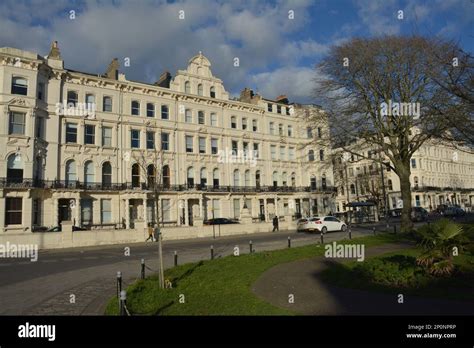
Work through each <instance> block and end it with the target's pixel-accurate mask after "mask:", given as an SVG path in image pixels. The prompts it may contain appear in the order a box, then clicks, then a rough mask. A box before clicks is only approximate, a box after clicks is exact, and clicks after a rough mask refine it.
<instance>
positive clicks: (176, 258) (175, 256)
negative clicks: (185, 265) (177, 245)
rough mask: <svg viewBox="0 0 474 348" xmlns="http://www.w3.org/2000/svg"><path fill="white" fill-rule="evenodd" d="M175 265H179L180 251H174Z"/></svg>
mask: <svg viewBox="0 0 474 348" xmlns="http://www.w3.org/2000/svg"><path fill="white" fill-rule="evenodd" d="M174 266H175V267H176V266H178V252H177V251H176V250H175V251H174Z"/></svg>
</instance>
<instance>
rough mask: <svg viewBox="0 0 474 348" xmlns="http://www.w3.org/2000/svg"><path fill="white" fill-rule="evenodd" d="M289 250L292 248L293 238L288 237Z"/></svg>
mask: <svg viewBox="0 0 474 348" xmlns="http://www.w3.org/2000/svg"><path fill="white" fill-rule="evenodd" d="M288 248H291V238H290V236H288Z"/></svg>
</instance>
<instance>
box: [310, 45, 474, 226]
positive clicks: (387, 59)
mask: <svg viewBox="0 0 474 348" xmlns="http://www.w3.org/2000/svg"><path fill="white" fill-rule="evenodd" d="M442 50H443V45H442V41H440V40H435V39H427V38H424V37H419V36H410V37H399V36H385V37H379V38H369V39H365V38H364V39H361V38H354V39H352V40H350V41H348V42H345V43H343V44H341V45H339V46H334V47H332V48H331V49H330V52H329V54H328V55H327V57H325V58H324V59H323V60H322V62H321V63H320V64H319V65H318V67H317V74H318V76H319V77H318V78H316V81H315V82H316V83H315V86H316V87H315V97H316V98H319V101H320V103H321V104H322V106H323V109H324V110H325V113H322V112H319V113H313V114H312V115H309V118H310V120H309V121H310V122H312V123H314V124H316V123H319V122H321V117H322V118H323V119H324V118H328V119H329V122H330V125H331V136H330V137H328V138H327V139H315V141H318V142H325V141H326V142H328V141H329V142H331V143H332V146H333V147H340V148H342V149H343V150H344V151H347V152H349V153H351V154H355V155H358V156H360V157H361V158H368V154H367V153H366V152H363V151H361V150H362V149H366V148H368V147H372V148H374V147H375V149H376V150H377V151H380V153H381V154H383V156H381V157H380V158H379V159H377V158H376V159H373V160H374V161H376V162H379V163H381V164H382V165H383V166H386V165H388V166H389V167H390V168H391V169H392V170H393V171H394V172H395V173H396V174H397V175H398V177H399V178H400V186H401V196H402V200H403V209H402V230H403V231H410V230H411V229H412V228H413V223H412V222H411V219H410V213H411V188H410V174H411V169H410V160H411V157H412V156H413V154H414V153H415V152H416V151H417V150H418V149H419V148H420V147H421V146H422V145H423V144H424V143H425V142H426V141H427V140H429V139H435V138H437V137H442V136H444V135H446V134H448V132H450V131H452V122H451V120H453V119H454V118H467V117H468V115H466V108H465V107H462V106H460V101H459V98H454V97H453V95H452V93H450V92H448V91H447V89H446V88H443V87H442V86H440V84H439V83H437V82H436V81H435V80H434V79H433V77H432V76H431V75H430V71H429V70H430V68H431V67H432V66H433V65H435V64H436V58H435V55H434V52H438V53H439V55H441V53H440V52H441V51H442ZM330 139H333V140H332V141H331V140H330ZM385 158H387V159H388V160H389V161H390V163H389V164H386V162H385V161H386V159H385Z"/></svg>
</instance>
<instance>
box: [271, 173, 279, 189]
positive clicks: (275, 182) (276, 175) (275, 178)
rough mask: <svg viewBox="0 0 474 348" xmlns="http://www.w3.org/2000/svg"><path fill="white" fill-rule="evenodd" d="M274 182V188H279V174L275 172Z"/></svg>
mask: <svg viewBox="0 0 474 348" xmlns="http://www.w3.org/2000/svg"><path fill="white" fill-rule="evenodd" d="M272 181H273V187H277V186H278V172H276V171H275V172H273V175H272Z"/></svg>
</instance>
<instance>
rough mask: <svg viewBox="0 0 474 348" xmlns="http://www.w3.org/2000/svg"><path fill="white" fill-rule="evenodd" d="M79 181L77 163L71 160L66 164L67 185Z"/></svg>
mask: <svg viewBox="0 0 474 348" xmlns="http://www.w3.org/2000/svg"><path fill="white" fill-rule="evenodd" d="M76 180H77V171H76V162H74V160H69V161H67V162H66V185H69V184H71V183H74V182H75V181H76Z"/></svg>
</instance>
